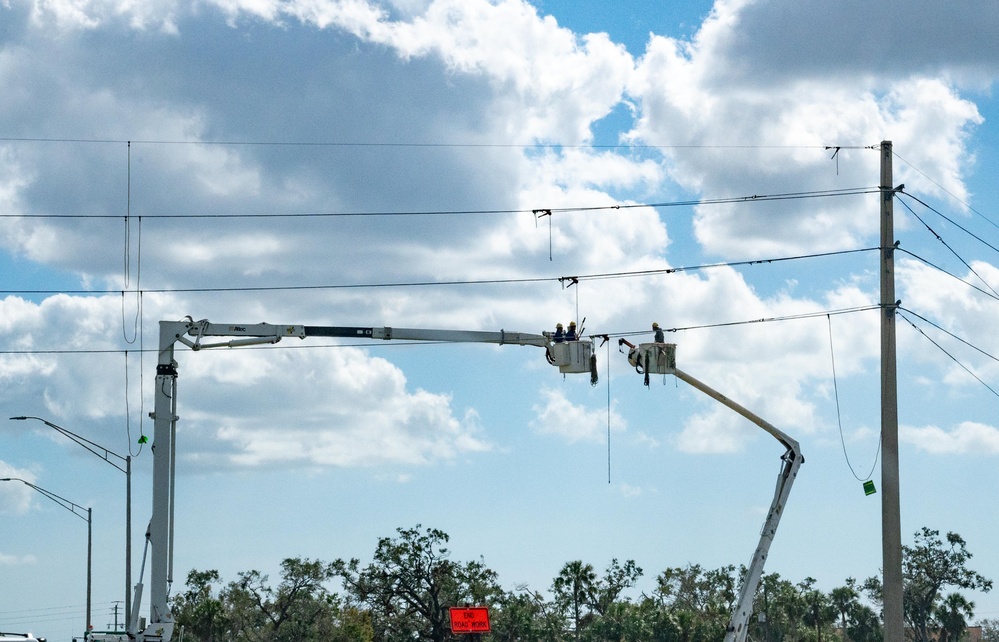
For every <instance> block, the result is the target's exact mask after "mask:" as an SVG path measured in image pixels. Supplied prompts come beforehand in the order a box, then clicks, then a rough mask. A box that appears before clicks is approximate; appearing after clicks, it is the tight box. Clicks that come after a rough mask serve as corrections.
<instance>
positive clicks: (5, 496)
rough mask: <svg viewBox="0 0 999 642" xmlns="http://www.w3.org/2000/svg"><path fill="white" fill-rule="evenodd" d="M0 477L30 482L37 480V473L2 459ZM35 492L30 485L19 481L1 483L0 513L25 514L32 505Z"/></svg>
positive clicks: (0, 461)
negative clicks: (32, 496) (32, 495)
mask: <svg viewBox="0 0 999 642" xmlns="http://www.w3.org/2000/svg"><path fill="white" fill-rule="evenodd" d="M0 478H3V479H6V478H11V479H23V480H24V481H26V482H28V483H34V482H35V475H34V473H32V472H31V471H30V470H27V469H23V468H18V467H17V466H14V465H12V464H8V463H7V462H5V461H3V460H0ZM33 492H35V491H34V490H32V489H31V487H30V486H26V485H25V484H22V483H21V482H19V481H9V482H2V483H0V513H8V514H14V515H23V514H24V513H27V512H28V509H29V508H30V507H31V494H32V493H33Z"/></svg>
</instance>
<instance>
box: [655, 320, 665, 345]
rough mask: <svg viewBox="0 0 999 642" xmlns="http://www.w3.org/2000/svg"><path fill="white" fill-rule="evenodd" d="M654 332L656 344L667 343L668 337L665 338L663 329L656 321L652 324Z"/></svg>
mask: <svg viewBox="0 0 999 642" xmlns="http://www.w3.org/2000/svg"><path fill="white" fill-rule="evenodd" d="M652 331H653V332H655V337H654V338H653V341H655V342H656V343H664V342H665V341H666V337H664V336H663V329H662V328H660V327H659V324H658V323H656V322H655V321H653V322H652Z"/></svg>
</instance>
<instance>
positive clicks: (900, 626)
mask: <svg viewBox="0 0 999 642" xmlns="http://www.w3.org/2000/svg"><path fill="white" fill-rule="evenodd" d="M891 147H892V145H891V141H882V142H881V549H882V550H881V553H882V565H883V570H882V573H883V582H884V624H885V630H884V634H885V635H884V640H885V642H903V638H904V632H905V631H904V627H905V620H904V616H903V611H902V526H901V521H902V520H901V512H900V510H899V492H898V488H899V478H898V381H897V372H896V361H895V310H896V307H897V302H896V300H895V225H894V219H893V217H894V199H895V188H894V184H893V180H892V166H891V161H892V148H891Z"/></svg>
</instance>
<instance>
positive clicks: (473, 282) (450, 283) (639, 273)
mask: <svg viewBox="0 0 999 642" xmlns="http://www.w3.org/2000/svg"><path fill="white" fill-rule="evenodd" d="M878 249H879V248H877V247H864V248H854V249H850V250H833V251H830V252H815V253H811V254H798V255H794V256H778V257H771V258H764V259H747V260H742V261H727V262H719V263H704V264H700V265H688V266H678V267H671V268H656V269H651V270H626V271H621V272H595V273H591V274H582V275H574V276H557V277H556V276H549V277H521V278H510V279H469V280H460V279H452V280H446V281H397V282H392V283H340V284H325V285H273V286H268V285H253V286H245V287H231V286H230V287H191V288H143V289H141V290H122V289H115V290H112V289H107V290H93V289H91V290H5V289H0V293H4V294H15V295H30V294H35V295H38V294H44V295H54V294H69V295H108V294H118V295H121V296H124V295H125V294H126V293H129V294H131V293H140V294H176V293H186V294H190V293H220V292H282V291H301V290H356V289H367V288H371V289H375V288H417V287H418V288H423V287H454V286H479V285H510V284H525V283H547V282H555V281H558V282H565V281H576V282H578V281H596V280H603V279H624V278H641V277H647V276H658V275H665V274H675V273H679V272H692V271H697V270H707V269H713V268H722V267H740V266H746V265H765V264H772V263H782V262H786V261H801V260H807V259H817V258H829V257H833V256H845V255H848V254H856V253H860V252H872V251H875V250H878Z"/></svg>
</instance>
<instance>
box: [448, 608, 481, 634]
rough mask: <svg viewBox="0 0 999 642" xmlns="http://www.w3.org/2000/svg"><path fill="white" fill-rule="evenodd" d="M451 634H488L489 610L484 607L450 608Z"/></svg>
mask: <svg viewBox="0 0 999 642" xmlns="http://www.w3.org/2000/svg"><path fill="white" fill-rule="evenodd" d="M450 610H451V633H489V609H487V608H486V607H484V606H464V607H462V606H452V607H451V609H450Z"/></svg>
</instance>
